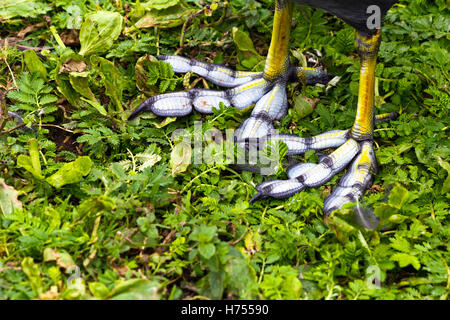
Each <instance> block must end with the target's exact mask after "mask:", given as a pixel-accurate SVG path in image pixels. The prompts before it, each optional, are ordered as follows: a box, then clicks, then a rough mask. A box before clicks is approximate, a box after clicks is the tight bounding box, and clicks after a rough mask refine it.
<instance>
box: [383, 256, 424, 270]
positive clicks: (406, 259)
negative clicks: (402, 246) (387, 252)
mask: <svg viewBox="0 0 450 320" xmlns="http://www.w3.org/2000/svg"><path fill="white" fill-rule="evenodd" d="M390 260H391V261H397V262H398V265H399V266H400V268H404V267H406V266H408V265H412V266H413V267H414V268H415V269H416V270H419V269H420V262H419V259H417V258H416V257H415V256H412V255H410V254H407V253H395V254H393V255H392V257H391V258H390Z"/></svg>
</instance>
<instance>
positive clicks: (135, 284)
mask: <svg viewBox="0 0 450 320" xmlns="http://www.w3.org/2000/svg"><path fill="white" fill-rule="evenodd" d="M160 286H161V285H160V284H159V283H158V282H156V281H154V280H147V279H131V280H126V281H124V282H121V283H119V284H118V285H117V286H116V287H115V288H114V289H113V290H112V291H111V292H110V293H109V294H108V295H107V296H106V297H105V299H112V300H158V299H160V296H159V292H158V291H159V288H160Z"/></svg>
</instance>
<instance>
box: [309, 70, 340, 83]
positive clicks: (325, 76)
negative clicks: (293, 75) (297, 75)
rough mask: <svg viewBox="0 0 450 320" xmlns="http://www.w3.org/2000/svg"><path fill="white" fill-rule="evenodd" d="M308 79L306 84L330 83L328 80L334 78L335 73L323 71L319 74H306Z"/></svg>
mask: <svg viewBox="0 0 450 320" xmlns="http://www.w3.org/2000/svg"><path fill="white" fill-rule="evenodd" d="M306 78H307V81H306V84H317V83H319V84H324V85H325V84H328V82H330V81H331V79H333V78H334V74H331V73H328V72H325V71H321V72H320V73H319V74H318V75H314V76H313V75H309V74H308V75H306Z"/></svg>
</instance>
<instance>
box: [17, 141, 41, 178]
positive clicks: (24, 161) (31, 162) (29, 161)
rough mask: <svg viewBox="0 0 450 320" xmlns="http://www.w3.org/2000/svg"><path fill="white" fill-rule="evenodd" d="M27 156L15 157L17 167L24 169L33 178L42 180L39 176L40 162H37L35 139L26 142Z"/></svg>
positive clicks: (37, 151) (36, 143)
mask: <svg viewBox="0 0 450 320" xmlns="http://www.w3.org/2000/svg"><path fill="white" fill-rule="evenodd" d="M28 144H29V146H28V152H29V153H30V155H29V156H26V155H23V154H21V155H19V156H18V157H17V166H19V167H22V168H24V169H26V170H27V171H29V172H31V173H32V174H33V176H34V177H35V178H38V179H44V176H42V174H41V162H40V161H39V150H38V142H37V140H36V139H35V138H32V139H30V141H29V142H28Z"/></svg>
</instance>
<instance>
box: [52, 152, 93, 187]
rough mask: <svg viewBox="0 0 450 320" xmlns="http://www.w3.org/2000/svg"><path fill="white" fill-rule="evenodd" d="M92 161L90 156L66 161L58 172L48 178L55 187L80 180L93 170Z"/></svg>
mask: <svg viewBox="0 0 450 320" xmlns="http://www.w3.org/2000/svg"><path fill="white" fill-rule="evenodd" d="M91 167H92V161H91V159H90V158H89V157H88V156H82V157H79V158H78V159H77V160H75V161H73V162H68V163H65V164H64V165H63V166H62V167H61V168H60V169H59V170H58V171H56V173H54V174H53V175H51V176H50V177H48V178H47V179H46V181H47V182H48V183H50V184H51V185H52V186H54V187H55V188H61V187H62V186H64V185H66V184H70V183H76V182H78V181H80V180H81V179H82V178H83V177H84V176H86V175H88V174H89V172H90V171H91Z"/></svg>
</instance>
